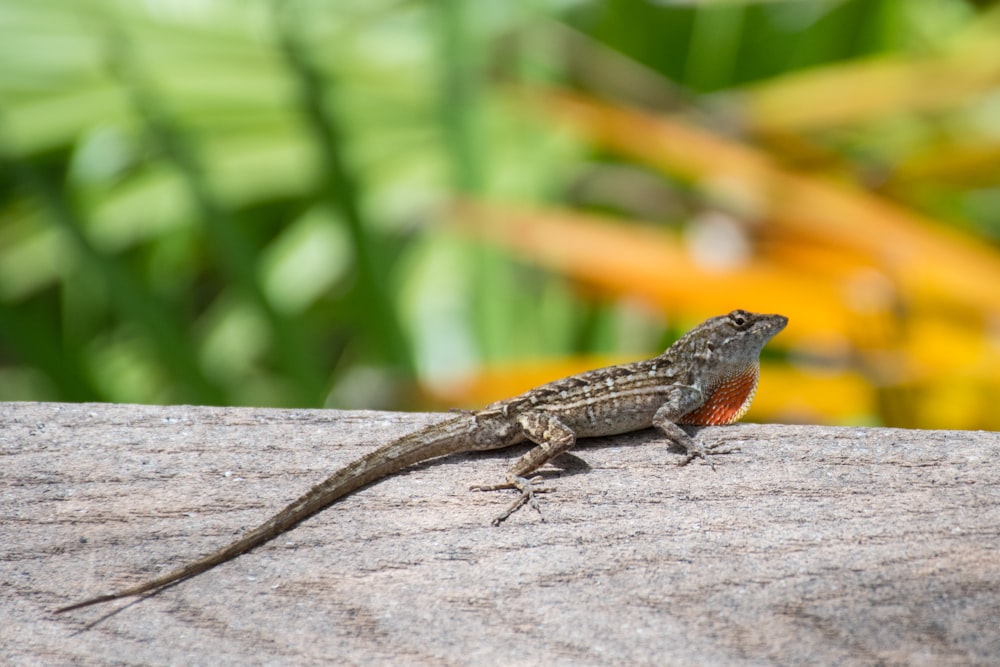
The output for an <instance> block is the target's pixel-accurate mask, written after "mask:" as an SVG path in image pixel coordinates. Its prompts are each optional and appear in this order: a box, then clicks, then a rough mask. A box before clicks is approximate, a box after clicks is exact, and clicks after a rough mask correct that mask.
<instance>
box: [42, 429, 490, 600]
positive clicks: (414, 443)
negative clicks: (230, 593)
mask: <svg viewBox="0 0 1000 667" xmlns="http://www.w3.org/2000/svg"><path fill="white" fill-rule="evenodd" d="M474 427H475V419H474V418H472V417H471V416H469V415H462V416H459V417H454V418H453V419H448V420H445V421H443V422H440V423H438V424H434V425H431V426H428V427H426V428H423V429H421V430H419V431H415V432H414V433H411V434H409V435H405V436H403V437H402V438H399V439H397V440H394V441H393V442H390V443H389V444H387V445H385V446H383V447H380V448H379V449H376V450H375V451H373V452H370V453H369V454H366V455H365V456H362V457H361V458H359V459H357V460H356V461H354V462H352V463H349V464H348V465H346V466H344V467H343V468H341V469H340V470H338V471H337V472H335V473H334V474H333V475H331V476H330V477H328V478H327V479H326V480H324V481H322V482H320V483H319V484H317V485H316V486H314V487H313V488H312V489H310V490H309V491H308V492H306V493H305V494H303V495H302V496H300V497H299V498H298V499H296V500H295V501H294V502H292V503H291V504H289V505H288V506H287V507H285V508H284V509H283V510H281V511H280V512H278V513H277V514H275V515H274V516H272V517H271V518H270V519H268V520H267V521H265V522H264V523H262V524H261V525H260V526H258V527H257V528H254V529H253V530H251V531H250V532H249V533H247V534H246V535H244V536H242V537H241V538H239V539H238V540H236V541H235V542H233V543H231V544H229V545H228V546H225V547H223V548H221V549H219V550H217V551H214V552H212V553H210V554H208V555H207V556H204V557H203V558H199V559H198V560H196V561H194V562H191V563H188V564H187V565H184V566H182V567H179V568H177V569H175V570H172V571H170V572H167V573H166V574H164V575H162V576H159V577H156V578H155V579H150V580H149V581H145V582H143V583H141V584H136V585H135V586H130V587H128V588H123V589H121V590H118V591H115V592H114V593H108V594H106V595H98V596H97V597H93V598H89V599H87V600H84V601H82V602H77V603H75V604H71V605H68V606H66V607H61V608H59V609H56V611H55V613H57V614H61V613H64V612H67V611H72V610H74V609H81V608H83V607H89V606H91V605H95V604H100V603H102V602H110V601H112V600H118V599H121V598H127V597H132V596H136V595H144V594H149V595H155V594H156V593H158V592H159V591H161V590H163V589H164V588H166V587H168V586H171V585H173V584H176V583H179V582H181V581H184V580H185V579H190V578H191V577H194V576H196V575H199V574H201V573H202V572H205V571H207V570H210V569H212V568H213V567H215V566H216V565H220V564H222V563H225V562H226V561H228V560H232V559H233V558H236V557H237V556H239V555H241V554H244V553H246V552H248V551H250V550H251V549H254V548H256V547H259V546H260V545H262V544H264V543H266V542H269V541H271V540H273V539H274V538H275V537H277V536H278V535H281V534H282V533H284V532H285V531H287V530H291V529H292V528H294V527H295V526H296V525H297V524H299V523H301V522H302V521H304V520H306V519H308V518H309V517H311V516H312V515H314V514H316V513H317V512H319V511H320V510H322V509H324V508H325V507H327V506H328V505H330V504H331V503H333V502H334V501H336V500H338V499H339V498H342V497H344V496H346V495H347V494H349V493H351V492H352V491H355V490H357V489H359V488H360V487H362V486H365V485H366V484H369V483H371V482H374V481H375V480H377V479H381V478H382V477H386V476H387V475H391V474H393V473H394V472H398V471H399V470H402V469H403V468H406V467H407V466H410V465H413V464H414V463H419V462H420V461H426V460H427V459H432V458H436V457H438V456H444V455H447V454H455V453H458V452H461V451H465V450H467V449H468V446H467V444H466V443H467V437H468V434H469V433H470V432H471V430H472V429H473V428H474Z"/></svg>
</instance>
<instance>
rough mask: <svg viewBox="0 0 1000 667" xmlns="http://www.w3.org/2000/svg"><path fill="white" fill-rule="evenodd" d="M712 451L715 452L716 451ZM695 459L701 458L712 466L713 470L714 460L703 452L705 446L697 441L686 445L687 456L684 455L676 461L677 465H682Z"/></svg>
mask: <svg viewBox="0 0 1000 667" xmlns="http://www.w3.org/2000/svg"><path fill="white" fill-rule="evenodd" d="M712 453H713V454H715V453H716V452H712ZM695 459H701V460H703V461H705V463H707V464H708V465H710V466H712V470H715V462H714V461H712V460H711V459H709V458H708V455H707V454H706V452H705V448H704V447H702V446H701V445H699V444H697V443H693V444H691V445H690V446H688V449H687V456H685V457H684V460H683V461H681V462H680V463H678V464H677V465H678V466H682V467H683V466H686V465H687V464H689V463H691V461H694V460H695Z"/></svg>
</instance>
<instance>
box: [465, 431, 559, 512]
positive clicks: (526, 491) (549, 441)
mask: <svg viewBox="0 0 1000 667" xmlns="http://www.w3.org/2000/svg"><path fill="white" fill-rule="evenodd" d="M517 421H518V424H519V425H520V426H521V429H522V431H523V432H524V435H525V436H527V438H528V439H529V440H531V441H532V442H534V443H536V446H535V447H532V448H531V449H530V450H528V452H527V453H526V454H525V455H524V456H522V457H521V458H519V459H518V460H517V461H515V462H514V465H512V466H511V467H510V470H509V471H507V481H505V482H503V483H501V484H492V485H488V486H473V487H472V488H471V490H473V491H499V490H501V489H516V490H517V491H520V495H519V496H518V498H517V500H515V501H514V502H513V503H512V504H511V506H510V507H508V508H507V510H506V511H505V512H503V513H502V514H501V515H499V516H498V517H496V518H495V519H494V520H493V525H494V526H499V525H500V524H501V523H503V522H504V521H506V520H507V519H508V518H509V517H510V516H511V515H512V514H514V513H515V512H516V511H517V510H519V509H521V508H522V507H524V506H525V505H528V506H529V507H531V508H532V509H534V510H535V511H536V512H538V513H539V514H541V513H542V510H541V508H540V507H539V505H538V499H537V498H536V497H535V494H538V493H548V492H550V491H553V490H554V489H551V488H539V487H537V486H536V485H537V484H538V483H539V482H541V481H542V478H541V477H537V476H536V477H532V478H530V479H529V478H528V477H527V475H529V474H531V473H533V472H534V471H535V470H537V469H538V468H540V467H541V466H543V465H545V464H546V463H548V462H549V461H551V460H552V459H554V458H556V457H557V456H559V455H560V454H562V453H564V452H566V451H569V449H571V448H572V447H573V445H574V444H576V434H575V433H573V430H572V429H571V428H569V427H568V426H566V425H565V424H564V423H562V422H561V421H560V420H559V418H558V417H555V416H553V415H549V414H545V413H542V412H526V413H522V414H521V415H519V416H518V418H517ZM543 521H544V519H543Z"/></svg>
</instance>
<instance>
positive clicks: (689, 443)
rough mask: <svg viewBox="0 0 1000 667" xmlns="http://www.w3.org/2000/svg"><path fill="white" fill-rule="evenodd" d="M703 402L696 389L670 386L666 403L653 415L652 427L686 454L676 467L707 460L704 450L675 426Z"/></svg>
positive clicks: (702, 395) (702, 397)
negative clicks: (700, 459) (699, 459)
mask: <svg viewBox="0 0 1000 667" xmlns="http://www.w3.org/2000/svg"><path fill="white" fill-rule="evenodd" d="M704 401H705V399H704V394H703V393H702V392H701V391H700V390H699V389H698V388H697V387H692V386H689V385H681V384H677V385H672V386H671V387H670V388H669V391H668V392H667V399H666V401H664V403H663V405H661V406H660V407H659V408H658V409H657V410H656V413H655V414H654V415H653V426H655V427H656V428H658V429H660V430H661V431H663V434H664V435H666V436H667V437H668V438H669V439H670V440H672V441H673V442H675V443H677V444H678V445H680V446H681V447H683V448H684V450H685V452H686V453H687V457H686V458H685V459H684V460H683V461H681V462H680V463H679V464H678V465H682V466H683V465H687V464H688V463H690V462H691V461H693V460H694V459H696V458H702V459H705V460H706V461H707V460H708V458H707V457H706V456H705V448H704V447H702V446H701V445H700V444H698V443H697V442H695V440H694V439H693V438H692V437H691V436H689V435H688V434H687V433H685V432H684V429H682V428H681V427H680V426H678V425H677V423H678V421H680V420H681V419H682V418H683V417H684V416H685V415H687V414H689V413H690V412H692V411H693V410H697V409H698V408H699V407H701V406H702V405H703V404H704ZM713 467H714V465H713Z"/></svg>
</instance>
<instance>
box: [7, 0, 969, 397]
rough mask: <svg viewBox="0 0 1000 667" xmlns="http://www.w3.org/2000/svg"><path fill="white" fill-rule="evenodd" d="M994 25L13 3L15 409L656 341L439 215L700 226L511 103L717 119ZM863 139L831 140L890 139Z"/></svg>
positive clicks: (954, 8) (958, 17) (408, 384)
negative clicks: (799, 85) (601, 100)
mask: <svg viewBox="0 0 1000 667" xmlns="http://www.w3.org/2000/svg"><path fill="white" fill-rule="evenodd" d="M988 11H989V9H988V8H982V7H979V6H977V5H975V4H971V3H963V2H954V1H952V0H919V1H914V0H910V1H907V2H904V1H903V0H851V1H845V2H819V1H791V2H760V3H743V2H722V3H702V4H699V3H684V4H673V3H669V2H653V1H650V2H635V1H625V0H611V1H608V2H584V1H570V0H548V1H541V2H530V3H529V2H495V1H487V2H462V1H461V0H442V2H437V3H428V2H398V1H395V2H392V1H388V0H375V1H362V0H338V1H337V2H319V1H318V0H308V1H307V0H289V1H285V2H281V1H277V0H275V1H270V2H269V1H265V0H197V1H195V0H189V1H186V2H181V1H179V0H173V1H171V0H147V1H146V2H142V3H139V2H132V1H128V0H120V1H115V0H0V34H3V35H4V36H5V37H4V39H3V40H0V322H2V324H0V399H7V400H69V401H83V400H96V401H128V402H160V403H173V402H193V403H213V404H254V405H277V406H323V405H328V406H351V407H360V406H364V407H401V406H412V405H415V404H417V401H418V400H419V399H418V398H417V397H418V395H419V394H418V392H417V391H416V388H417V386H418V385H420V384H423V385H433V384H434V383H436V382H440V381H442V379H448V378H452V377H456V376H461V375H463V374H474V373H475V372H476V371H477V369H479V368H481V367H482V366H483V365H490V364H494V365H495V364H497V363H501V362H506V361H509V360H515V359H525V358H539V357H557V356H566V355H579V354H591V353H610V352H614V351H618V352H621V351H625V352H649V351H650V350H652V349H655V348H656V347H659V346H661V345H663V344H664V343H665V342H666V341H667V340H669V339H670V337H671V336H672V335H675V334H676V333H677V331H678V326H679V325H676V324H673V323H672V324H671V326H672V328H671V330H669V331H664V322H663V321H662V319H661V316H660V315H658V314H656V313H653V312H650V311H645V310H642V309H636V308H635V307H634V304H633V303H632V302H630V300H629V299H627V298H609V297H608V296H607V295H601V296H599V297H595V295H593V294H590V293H587V292H586V291H581V290H579V289H578V287H579V286H578V285H577V284H576V283H575V282H574V281H572V280H571V279H568V278H567V277H565V276H561V275H555V274H552V273H549V272H546V271H543V270H540V269H539V268H538V267H535V266H530V265H527V264H525V263H522V262H519V261H516V260H513V259H511V258H510V256H509V255H508V254H507V253H506V252H505V251H504V250H502V249H501V248H499V247H497V246H495V245H492V244H489V243H477V242H475V241H472V240H469V239H468V238H465V237H463V236H462V235H459V234H456V233H455V232H454V231H453V230H451V229H449V228H448V226H447V225H446V224H445V222H446V220H447V218H448V208H449V205H450V203H451V202H452V201H454V200H455V199H456V198H458V197H476V198H488V199H490V200H493V201H519V202H547V203H558V204H566V205H573V206H580V207H585V208H588V209H596V210H611V211H614V212H616V213H622V214H628V215H635V214H641V215H642V216H643V217H646V218H651V219H653V220H654V221H662V222H667V223H671V224H683V221H684V220H685V219H687V217H689V216H690V214H691V199H692V198H695V199H697V198H698V196H699V195H697V194H694V193H691V192H689V191H688V190H687V189H686V188H685V186H684V184H682V183H677V182H671V181H670V180H669V179H667V180H666V181H663V182H661V181H660V180H659V179H660V178H661V177H655V179H654V177H651V176H648V175H645V176H643V175H642V174H641V173H640V172H639V171H638V170H634V169H633V168H631V167H630V168H628V170H627V173H628V178H627V179H626V180H625V181H624V182H623V185H624V186H625V187H618V186H617V185H616V183H619V182H618V181H615V180H614V179H613V178H606V177H607V176H608V175H609V174H612V175H613V174H614V173H620V172H615V170H616V169H618V168H619V167H620V166H621V159H620V158H613V157H611V156H608V155H606V154H603V153H601V152H600V151H598V150H593V149H590V148H588V147H586V146H585V145H584V144H583V143H582V142H581V141H580V140H579V139H578V138H576V137H574V136H572V135H570V134H569V133H567V132H565V131H564V130H563V128H562V127H560V126H559V124H558V123H556V122H553V120H552V119H551V118H547V117H546V116H545V115H544V114H540V113H539V112H538V111H537V109H534V108H532V107H531V106H530V105H526V104H524V101H523V98H522V96H521V93H520V91H521V90H523V89H525V88H531V87H538V86H550V85H552V86H566V87H574V88H577V89H580V90H586V91H590V92H592V93H595V94H598V95H603V96H606V97H620V98H622V99H625V100H627V101H629V102H631V103H642V104H644V105H647V106H653V107H655V108H658V109H663V110H669V111H682V112H684V113H692V114H695V115H698V114H701V115H708V116H712V117H714V118H716V120H719V119H722V121H723V122H724V123H725V122H728V121H729V120H732V119H728V118H727V116H726V113H727V112H726V110H725V109H724V108H723V107H721V106H719V104H718V102H719V100H718V98H717V97H716V96H715V95H714V94H715V93H717V92H718V91H723V90H726V89H730V88H733V87H735V86H738V85H742V84H748V83H752V82H758V81H761V80H765V79H769V78H772V77H776V76H779V75H782V74H786V73H789V72H796V71H806V70H808V68H812V67H815V66H817V65H821V64H826V63H834V62H838V61H848V60H851V59H857V58H861V57H865V56H871V55H874V54H883V53H914V52H916V53H930V54H933V53H935V52H936V50H938V49H941V48H944V47H945V46H947V45H948V44H949V43H950V41H951V40H954V39H956V37H955V36H956V35H959V34H961V31H962V30H964V29H965V28H967V26H968V25H970V24H972V23H974V22H976V21H977V20H980V18H981V16H982V15H983V14H985V13H987V12H988ZM737 124H738V122H737ZM859 136H861V135H845V136H839V137H834V144H835V145H836V146H837V148H836V150H837V151H839V153H840V154H841V155H846V156H847V159H848V160H850V159H853V156H860V159H861V160H862V161H867V160H870V159H872V156H873V155H875V156H878V159H876V160H875V161H876V162H878V161H879V160H882V161H884V160H885V159H887V158H886V153H885V151H891V150H892V149H893V148H894V147H898V145H899V141H901V140H900V139H899V138H898V137H893V136H890V137H888V138H886V137H885V136H884V135H877V136H874V137H872V138H871V141H863V140H860V139H859V138H858V137H859ZM893 141H896V143H895V144H893V143H892V142H893ZM852 151H853V153H852ZM644 179H645V180H644ZM650 179H653V182H652V184H651V185H650ZM651 192H652V194H650V193H651ZM629 193H634V194H636V196H635V197H634V198H630V197H629ZM663 193H666V196H665V198H664V196H661V195H663ZM987 194H988V193H987ZM980 196H982V197H986V196H987V195H986V194H983V195H980ZM962 201H966V200H962ZM664 202H665V203H664ZM932 205H940V206H942V207H943V208H942V209H940V210H939V211H938V212H939V213H942V214H951V213H954V212H955V208H954V207H955V205H956V204H955V203H954V200H953V199H948V197H939V198H937V199H935V200H934V202H933V203H932ZM946 217H947V216H946ZM952 217H961V216H960V215H959V216H952Z"/></svg>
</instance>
